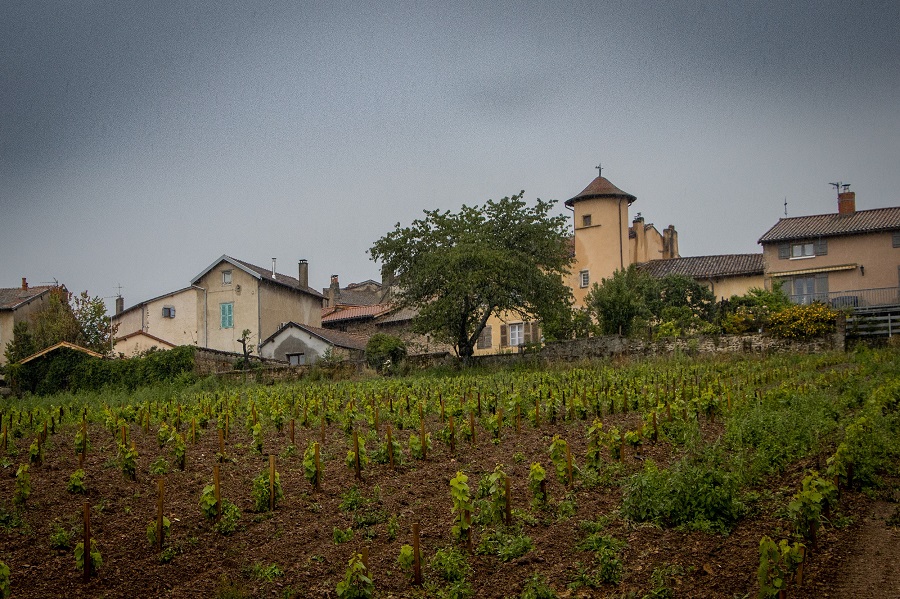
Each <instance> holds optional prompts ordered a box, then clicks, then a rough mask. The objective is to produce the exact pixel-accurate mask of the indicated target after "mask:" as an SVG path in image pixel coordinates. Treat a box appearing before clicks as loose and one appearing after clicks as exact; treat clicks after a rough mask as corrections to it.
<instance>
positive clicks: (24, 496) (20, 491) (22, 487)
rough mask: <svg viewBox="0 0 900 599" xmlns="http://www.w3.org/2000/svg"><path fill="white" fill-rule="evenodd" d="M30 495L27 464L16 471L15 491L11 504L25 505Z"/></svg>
mask: <svg viewBox="0 0 900 599" xmlns="http://www.w3.org/2000/svg"><path fill="white" fill-rule="evenodd" d="M30 495H31V475H29V474H28V464H22V465H20V466H19V468H18V470H16V490H15V492H14V493H13V503H15V504H16V505H25V502H26V501H28V497H29V496H30Z"/></svg>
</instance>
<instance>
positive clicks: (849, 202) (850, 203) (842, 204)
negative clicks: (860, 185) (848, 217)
mask: <svg viewBox="0 0 900 599" xmlns="http://www.w3.org/2000/svg"><path fill="white" fill-rule="evenodd" d="M847 187H849V186H844V191H842V192H839V193H838V214H853V213H855V212H856V192H855V191H847Z"/></svg>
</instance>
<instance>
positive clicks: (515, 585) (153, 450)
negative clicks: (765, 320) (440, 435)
mask: <svg viewBox="0 0 900 599" xmlns="http://www.w3.org/2000/svg"><path fill="white" fill-rule="evenodd" d="M606 421H608V422H609V423H610V424H617V425H619V426H620V428H621V427H623V426H624V427H626V428H627V427H629V426H630V427H631V428H635V427H636V426H637V416H636V415H634V414H628V415H622V414H617V415H614V416H609V417H608V418H607V419H606ZM439 427H440V423H439V422H433V423H431V427H430V428H431V430H432V431H436V430H437V429H438V428H439ZM585 427H586V422H585V421H576V422H559V423H556V424H544V425H542V426H541V428H540V429H538V430H535V429H534V428H533V427H532V426H531V425H530V424H523V426H522V430H521V432H519V433H516V432H515V430H514V429H511V428H507V429H504V437H503V439H502V440H501V442H500V443H499V444H494V443H491V442H490V440H489V438H488V436H487V433H486V432H485V431H483V430H479V436H478V442H477V445H475V446H473V445H472V444H470V443H468V442H463V441H461V440H460V441H459V442H458V445H457V449H456V452H455V453H451V452H450V449H449V447H447V446H446V445H444V444H443V443H440V442H438V441H437V439H434V441H433V449H432V452H431V454H430V455H429V456H428V460H427V461H424V462H423V461H416V460H411V459H409V457H408V456H407V461H406V463H405V464H404V465H403V466H401V467H399V468H397V469H396V470H391V469H390V468H389V467H388V466H383V465H376V464H372V465H370V466H369V467H368V468H367V469H365V470H364V472H363V475H364V476H363V480H362V481H356V480H355V479H354V473H353V471H352V470H350V469H348V468H347V467H346V466H345V465H344V457H345V456H346V453H347V449H348V441H347V438H346V436H345V435H344V433H343V431H340V430H338V429H337V428H336V427H332V428H330V429H329V430H328V431H327V435H326V439H325V443H324V447H323V454H322V455H323V460H324V464H325V475H324V481H323V489H322V490H321V491H320V492H314V490H313V489H312V487H311V486H310V484H309V483H308V482H307V480H306V479H305V478H304V476H303V466H302V451H303V449H304V448H305V447H306V446H307V443H308V441H309V440H311V439H315V440H317V439H318V437H319V430H318V429H300V428H299V427H298V428H297V430H296V440H295V443H296V446H297V447H298V448H299V451H298V454H297V455H293V456H289V457H279V458H278V459H277V469H278V471H279V473H280V476H281V482H282V486H283V489H284V494H285V496H284V499H283V500H282V502H281V503H280V504H279V505H278V507H277V509H276V510H275V511H274V513H262V514H256V513H254V512H253V511H252V509H251V499H250V488H251V481H252V479H253V478H254V477H256V476H257V475H258V474H259V473H260V472H262V471H263V470H264V469H265V468H267V465H268V458H267V456H266V455H260V454H257V453H255V452H253V451H251V450H250V449H249V447H250V444H251V439H250V437H249V435H247V434H246V432H245V431H243V430H240V431H238V430H235V431H233V434H232V435H231V438H229V439H228V442H227V450H226V453H228V454H229V456H230V457H232V458H233V459H234V461H233V462H232V461H229V462H225V463H223V464H222V465H221V472H222V495H223V497H225V498H228V499H230V500H231V501H233V502H234V503H236V504H237V505H238V506H239V507H240V509H241V511H242V513H243V515H242V517H241V520H240V525H239V527H238V530H237V531H236V532H234V533H233V534H232V535H230V536H223V535H221V534H219V533H217V532H215V531H214V530H213V529H212V527H211V524H210V523H209V522H207V521H206V520H205V519H204V517H203V516H202V514H201V511H200V509H199V507H198V499H199V496H200V493H201V491H202V490H203V488H204V486H205V485H208V484H211V483H212V471H213V466H214V465H215V463H216V457H215V456H216V452H217V451H218V438H217V436H216V433H215V429H213V428H210V429H208V430H207V431H204V433H203V434H202V435H201V436H200V438H199V440H198V443H197V444H196V445H192V444H191V443H190V441H188V448H187V455H188V458H187V468H186V470H185V471H183V472H182V471H178V470H171V471H170V472H169V473H168V474H166V475H165V476H164V477H163V478H164V480H165V488H166V495H165V500H164V506H165V507H164V510H165V514H166V515H167V517H168V518H170V519H171V522H172V529H171V534H170V537H169V538H168V539H167V541H166V544H167V546H169V547H173V548H174V553H175V554H174V557H173V559H172V560H171V561H170V562H169V563H165V564H163V563H160V560H159V557H158V553H157V552H156V550H155V549H154V548H153V547H151V546H150V544H149V543H148V541H147V538H146V529H147V525H148V524H149V523H150V522H151V521H152V520H153V519H154V518H155V516H156V505H157V478H158V477H156V476H151V475H150V474H149V467H150V463H151V462H152V461H153V460H154V459H156V458H157V457H159V456H161V455H162V456H165V457H167V459H169V462H170V463H171V461H172V460H171V453H170V452H169V451H168V450H160V448H159V446H158V445H157V443H156V436H155V431H153V430H151V431H150V434H145V433H144V432H143V431H142V430H141V429H140V428H138V427H136V426H133V427H132V428H131V430H130V433H129V434H130V436H131V440H133V441H134V442H135V445H136V448H137V449H138V452H139V454H140V457H139V465H138V475H137V480H136V481H129V480H126V479H125V478H124V477H123V476H122V473H121V472H120V470H119V468H118V464H117V462H116V461H115V443H114V439H113V437H112V436H111V435H110V433H109V432H108V431H106V430H104V429H103V428H102V427H100V426H96V425H95V426H92V427H91V429H90V438H91V442H92V448H91V451H90V452H89V453H88V455H87V461H86V463H85V465H84V469H85V471H86V473H87V475H86V484H87V488H88V491H87V494H86V495H85V496H82V495H77V494H72V493H69V492H67V490H66V485H67V482H68V479H69V475H70V474H71V473H72V472H73V471H74V470H75V469H76V468H77V467H78V459H77V456H76V455H75V454H74V449H73V436H74V428H73V427H71V426H67V427H65V428H64V429H63V430H62V431H60V432H58V434H56V435H53V436H51V437H50V442H49V446H48V448H47V450H46V454H45V461H44V463H43V464H42V465H40V466H37V465H33V466H32V467H31V469H30V474H31V485H32V487H33V492H32V494H31V496H30V498H29V499H28V501H27V503H26V506H25V508H24V511H23V512H22V514H21V520H22V521H21V523H18V524H16V523H15V522H12V521H11V520H10V518H13V519H14V516H13V513H14V512H13V508H12V503H11V497H12V496H13V493H14V487H15V479H14V475H15V471H16V467H17V465H18V464H19V463H22V462H24V461H25V460H27V455H28V454H27V448H28V445H30V439H18V440H16V443H17V447H18V449H19V453H18V456H16V457H15V458H14V459H10V460H9V461H8V462H6V463H4V467H3V468H2V469H0V506H2V509H3V510H4V511H3V512H0V513H2V514H3V515H4V518H6V522H5V523H4V526H2V527H0V560H2V561H4V562H5V563H6V564H7V565H8V566H9V568H10V569H11V572H12V576H11V579H12V590H13V597H21V598H31V597H35V598H36V597H41V598H45V597H60V596H67V597H101V596H102V597H108V598H114V597H136V596H147V597H213V596H217V595H218V596H240V595H238V592H242V593H244V595H245V596H252V597H291V596H293V597H335V596H336V593H335V585H336V583H337V582H338V581H339V580H340V579H341V578H342V577H343V573H344V570H345V568H346V565H347V562H348V560H349V559H350V557H351V555H352V554H354V553H355V552H358V551H361V550H362V548H363V547H366V548H367V549H368V555H369V567H370V571H371V573H372V576H373V578H374V581H375V585H376V589H377V591H376V596H379V597H398V598H399V597H420V596H425V594H424V591H421V590H417V589H415V588H413V587H412V586H411V584H410V581H409V580H408V579H407V577H406V576H405V575H404V574H403V573H402V572H401V570H400V568H399V566H398V565H397V556H398V554H399V550H400V547H401V545H403V544H407V543H411V542H412V538H411V527H412V524H413V523H414V522H418V523H419V524H420V527H421V543H422V551H423V555H424V557H425V558H426V559H428V558H429V557H430V556H432V555H433V554H434V552H435V551H436V550H437V549H439V548H442V547H448V546H451V545H453V544H454V543H453V541H452V539H451V533H450V528H451V526H452V521H453V516H452V514H451V499H450V494H449V487H448V481H449V479H450V478H451V477H453V476H454V475H455V474H456V472H457V471H464V472H465V473H466V474H467V475H468V476H469V485H470V487H471V488H472V490H473V494H474V491H475V489H476V488H477V484H478V480H479V479H480V478H481V477H482V476H483V475H484V474H486V473H489V472H491V471H493V469H494V467H495V466H496V465H497V464H501V463H502V464H504V466H505V471H506V473H507V474H508V475H509V476H510V478H511V485H512V486H511V491H512V498H513V502H514V503H513V507H514V508H515V509H516V510H521V511H523V512H530V513H531V514H532V515H533V516H534V517H535V521H533V522H532V523H523V524H522V527H523V530H524V533H525V534H527V535H528V536H529V537H530V538H531V539H532V542H533V545H534V549H533V550H532V551H530V552H529V553H527V554H525V555H524V556H523V557H521V558H519V559H516V560H513V561H509V562H505V563H504V562H501V561H499V560H498V559H497V558H496V557H492V556H485V555H472V556H471V557H470V559H469V562H470V564H471V566H472V568H473V574H472V575H471V576H470V578H469V582H470V584H471V586H472V589H473V591H474V593H473V596H474V597H479V598H486V599H492V598H498V599H499V598H502V597H517V596H518V595H519V593H521V591H522V588H523V585H524V583H525V580H526V579H527V578H528V577H529V576H530V575H531V574H532V573H534V572H540V573H541V574H542V575H543V576H544V577H545V578H546V579H547V581H548V582H549V583H550V584H551V585H552V586H553V587H554V588H555V589H556V591H557V593H559V595H560V596H561V597H643V596H644V595H645V594H647V593H649V592H650V591H651V590H652V588H653V585H652V582H651V574H652V573H653V571H654V569H656V568H660V567H664V566H670V565H675V566H677V572H678V573H677V574H675V575H674V576H673V577H672V578H671V580H670V588H671V589H672V591H674V595H673V596H675V597H698V598H705V597H709V598H713V597H715V598H719V597H727V598H732V597H755V596H756V593H757V591H758V586H757V583H756V568H757V565H758V563H759V556H758V547H759V540H760V538H761V537H762V536H763V535H770V536H773V537H774V538H776V539H777V538H786V537H788V536H790V530H789V525H788V523H787V521H786V520H784V519H782V518H781V517H780V516H781V513H780V512H781V510H783V507H784V505H786V503H787V500H788V498H789V497H790V495H791V494H792V493H793V492H794V491H795V490H796V488H797V487H798V486H799V481H800V479H801V478H802V476H803V474H804V471H805V469H806V468H807V467H809V466H813V465H815V464H813V463H812V460H810V461H809V462H805V463H801V464H795V465H793V466H792V467H791V469H790V470H789V471H788V472H785V473H784V474H783V475H780V476H779V477H777V478H775V479H772V480H769V481H767V484H766V488H765V489H764V490H766V491H767V493H766V494H764V495H765V496H766V497H767V498H768V499H765V500H761V501H760V502H758V503H757V504H755V505H753V506H752V507H751V513H750V514H749V515H748V516H747V517H745V518H744V519H742V520H741V521H740V523H739V524H738V525H737V527H736V528H735V529H734V530H733V531H732V532H731V534H729V535H728V536H722V535H716V534H704V533H700V532H682V531H677V530H668V529H660V528H658V527H656V526H652V525H646V524H644V525H635V524H633V523H629V522H627V521H624V520H622V519H621V518H619V517H616V516H615V511H616V510H617V509H618V506H619V505H620V503H621V499H622V487H621V486H619V485H617V484H607V485H598V486H593V487H591V488H584V487H583V486H582V487H578V486H576V490H575V492H574V503H575V514H574V515H572V516H571V517H568V518H565V517H558V516H557V514H555V513H553V512H552V511H540V510H538V511H533V510H531V508H530V501H531V494H530V492H529V490H528V485H527V475H528V469H529V465H530V464H531V463H532V462H536V461H538V462H541V463H542V464H543V465H544V467H545V468H546V469H547V474H548V483H549V484H548V490H549V492H550V495H551V497H552V498H553V500H554V501H558V500H560V499H562V498H563V497H564V496H565V493H566V490H565V489H564V487H563V486H562V485H561V484H560V483H559V481H558V480H556V477H555V476H554V475H553V473H552V466H551V464H550V462H549V459H548V456H547V448H548V446H549V443H550V439H551V438H552V436H553V435H554V434H559V435H560V436H562V437H563V438H565V439H567V440H568V442H569V444H570V446H571V449H572V452H573V455H574V456H575V459H576V462H582V461H583V459H584V455H585V452H586V445H585V438H584V430H585ZM703 430H704V435H705V436H707V437H708V438H714V437H715V436H717V435H718V434H719V433H720V432H721V425H720V424H718V423H704V425H703ZM381 433H382V434H384V429H382V431H381ZM394 434H395V435H396V436H397V437H398V439H399V440H400V441H401V444H402V445H403V446H404V448H405V447H406V440H407V438H408V436H409V431H396V430H395V431H394ZM288 444H289V441H288V438H287V432H286V431H285V432H283V433H280V434H275V433H274V432H273V433H272V434H271V435H270V436H269V437H267V438H266V439H265V443H264V448H263V452H264V454H265V453H268V452H270V451H271V452H274V453H277V454H281V453H282V452H283V451H284V449H285V448H286V447H287V446H288ZM372 450H373V448H372V447H369V451H370V452H371V451H372ZM672 455H673V451H672V447H671V446H669V445H668V444H667V443H659V444H658V445H647V446H646V449H645V452H644V458H652V459H654V460H655V461H657V463H659V464H666V463H668V462H669V461H670V460H671V459H672ZM642 467H643V461H642V460H638V459H635V457H634V456H633V455H632V454H631V453H630V452H629V454H628V455H627V457H626V459H625V465H624V472H623V473H622V475H627V474H628V473H633V472H636V471H638V470H640V469H641V468H642ZM354 485H356V486H358V490H359V492H360V493H361V495H362V496H363V497H365V498H367V499H370V500H371V501H370V502H369V504H368V506H367V508H365V509H368V510H370V511H371V512H373V514H375V520H377V523H375V524H374V525H372V526H371V527H370V528H369V530H368V534H366V530H365V529H364V528H362V527H360V528H357V529H356V530H355V531H354V535H353V538H352V539H351V540H350V541H348V542H345V543H340V544H338V543H335V542H334V540H333V531H334V529H335V528H341V529H347V528H348V527H352V526H353V525H354V520H353V518H354V514H355V512H351V511H342V510H341V509H340V504H341V501H342V497H344V496H345V494H346V493H347V491H348V490H349V489H350V488H351V487H353V486H354ZM895 487H896V485H895ZM896 499H897V497H896V493H895V494H894V495H891V494H888V495H887V496H885V497H883V498H880V499H878V500H873V499H871V498H869V497H867V496H865V495H863V494H861V493H858V492H854V491H849V490H845V491H844V492H843V493H842V497H841V505H840V509H839V510H838V511H837V513H838V514H839V515H840V517H841V518H843V520H842V521H841V522H840V523H841V524H842V527H840V528H838V527H835V526H828V525H826V526H825V527H824V529H823V530H822V531H821V532H820V535H819V543H818V548H817V549H815V550H811V551H810V554H809V557H808V560H807V563H806V564H805V574H804V578H805V580H804V582H803V586H802V588H799V589H797V588H793V589H791V591H790V595H789V596H791V597H804V598H813V597H879V598H880V597H886V598H892V597H900V570H898V564H900V544H898V543H900V533H898V530H897V523H898V516H897V503H895V502H893V501H896ZM85 501H86V502H88V503H89V504H90V505H91V529H92V535H93V538H95V539H96V540H97V542H98V544H99V548H100V550H101V552H102V557H103V565H102V567H101V568H100V570H99V573H98V574H97V576H96V577H95V578H93V579H91V580H90V581H89V582H83V581H82V577H81V574H80V572H78V571H76V569H75V561H74V558H73V554H72V549H71V548H69V549H60V550H57V549H53V548H51V535H52V534H53V532H54V531H55V530H58V528H62V529H63V530H65V531H69V532H71V533H72V538H73V540H72V543H73V545H74V543H75V542H78V541H79V540H80V535H81V521H82V512H83V504H84V502H85ZM604 515H612V516H613V517H612V519H611V521H610V524H609V525H608V527H607V529H606V531H605V533H604V534H610V535H613V536H615V537H616V538H618V539H620V540H623V541H625V542H626V545H625V548H624V550H623V552H622V554H621V559H622V561H623V563H624V567H625V571H624V577H623V579H622V582H621V583H620V584H618V585H615V586H613V585H609V584H607V585H601V586H600V587H599V588H596V589H590V588H582V589H579V590H576V591H572V590H569V589H568V588H567V585H568V583H570V582H571V581H572V580H573V579H574V577H575V575H576V573H577V569H578V564H579V563H580V564H582V565H584V566H589V565H592V563H593V560H594V556H593V554H592V553H590V552H585V551H580V550H578V549H577V547H576V545H577V544H578V541H579V540H580V539H582V538H583V537H584V536H585V532H584V531H583V529H582V528H581V527H580V526H579V522H581V521H584V520H596V519H597V518H598V517H600V516H604ZM392 516H394V517H396V519H397V522H398V524H399V532H398V533H397V535H396V538H390V535H389V531H388V525H389V519H390V517H392ZM889 520H890V523H889ZM778 535H780V536H778ZM367 537H368V538H367ZM475 542H476V544H477V542H478V533H476V540H475ZM271 564H277V565H278V567H279V569H280V570H281V571H282V573H283V574H282V575H281V576H278V577H275V578H274V579H273V580H271V581H267V580H265V579H264V578H263V577H261V576H260V575H259V571H260V569H261V568H262V567H264V566H268V565H271ZM255 565H256V566H257V567H256V568H254V566H255ZM427 573H428V572H427V570H426V574H427ZM228 593H231V595H229V594H228Z"/></svg>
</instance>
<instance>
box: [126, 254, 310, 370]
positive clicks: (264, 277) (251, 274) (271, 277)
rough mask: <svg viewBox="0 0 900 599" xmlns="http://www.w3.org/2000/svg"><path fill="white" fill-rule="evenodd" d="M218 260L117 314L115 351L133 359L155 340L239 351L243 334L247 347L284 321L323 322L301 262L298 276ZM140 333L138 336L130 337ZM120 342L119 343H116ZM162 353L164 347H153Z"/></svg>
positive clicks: (227, 259)
mask: <svg viewBox="0 0 900 599" xmlns="http://www.w3.org/2000/svg"><path fill="white" fill-rule="evenodd" d="M275 267H276V263H275V260H273V261H272V268H271V269H268V268H263V267H261V266H256V265H254V264H250V263H249V262H245V261H243V260H238V259H236V258H232V257H230V256H224V255H223V256H221V257H219V258H218V259H216V260H215V261H214V262H213V263H212V264H210V265H209V266H208V267H207V268H205V269H204V270H203V271H202V272H200V274H198V275H197V276H195V277H194V278H193V280H192V281H191V284H190V286H189V287H185V288H183V289H180V290H178V291H173V292H171V293H168V294H165V295H161V296H159V297H156V298H153V299H151V300H147V301H145V302H141V303H140V304H137V305H136V306H132V307H131V308H129V309H128V310H124V309H123V310H121V311H119V308H121V307H123V306H122V302H119V301H117V314H116V315H114V316H113V323H114V324H118V325H119V330H118V335H119V337H118V339H117V340H116V341H117V342H116V347H115V350H114V351H115V352H116V353H123V354H125V355H133V353H134V352H136V351H143V350H145V349H148V348H149V347H152V346H153V345H152V344H153V342H154V340H160V341H163V342H165V343H166V344H169V345H170V346H177V345H197V346H199V347H205V348H209V349H216V350H221V351H226V352H233V353H239V352H242V351H243V346H242V345H241V343H240V342H239V339H241V338H242V336H243V332H244V331H245V330H249V331H250V335H249V341H250V343H251V345H257V344H258V343H259V341H260V340H262V339H265V338H267V337H269V336H270V335H272V334H273V333H275V332H276V331H277V330H278V329H279V328H280V327H281V326H282V325H283V323H285V322H296V323H300V324H304V325H309V326H313V327H319V326H321V324H322V301H323V299H324V296H323V295H322V294H321V293H319V292H318V291H316V290H315V289H313V288H312V287H310V286H309V280H308V279H309V265H308V263H307V262H306V260H300V261H299V263H298V265H297V277H296V278H295V277H292V276H289V275H285V274H282V273H279V272H277V270H276V268H275ZM137 332H141V333H143V335H134V333H137ZM120 343H121V345H120ZM157 347H158V348H159V349H164V347H163V344H157Z"/></svg>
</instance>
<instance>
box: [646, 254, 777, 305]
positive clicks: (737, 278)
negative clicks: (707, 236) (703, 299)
mask: <svg viewBox="0 0 900 599" xmlns="http://www.w3.org/2000/svg"><path fill="white" fill-rule="evenodd" d="M638 268H640V269H641V270H643V271H645V272H646V273H648V274H649V275H650V276H652V277H654V278H657V279H661V278H663V277H666V276H668V275H684V276H687V277H690V278H692V279H694V280H695V281H697V282H698V283H700V284H701V285H703V286H705V287H706V288H707V289H709V290H710V291H711V292H712V293H713V295H715V296H716V300H718V301H721V300H727V299H730V298H731V297H732V296H734V295H744V294H745V293H747V291H748V290H750V289H751V288H753V287H757V288H759V289H762V288H763V286H764V285H765V283H764V277H763V272H764V270H765V269H764V264H763V255H762V254H724V255H719V256H688V257H684V258H670V259H668V260H650V261H649V262H644V263H643V264H640V265H638Z"/></svg>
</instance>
